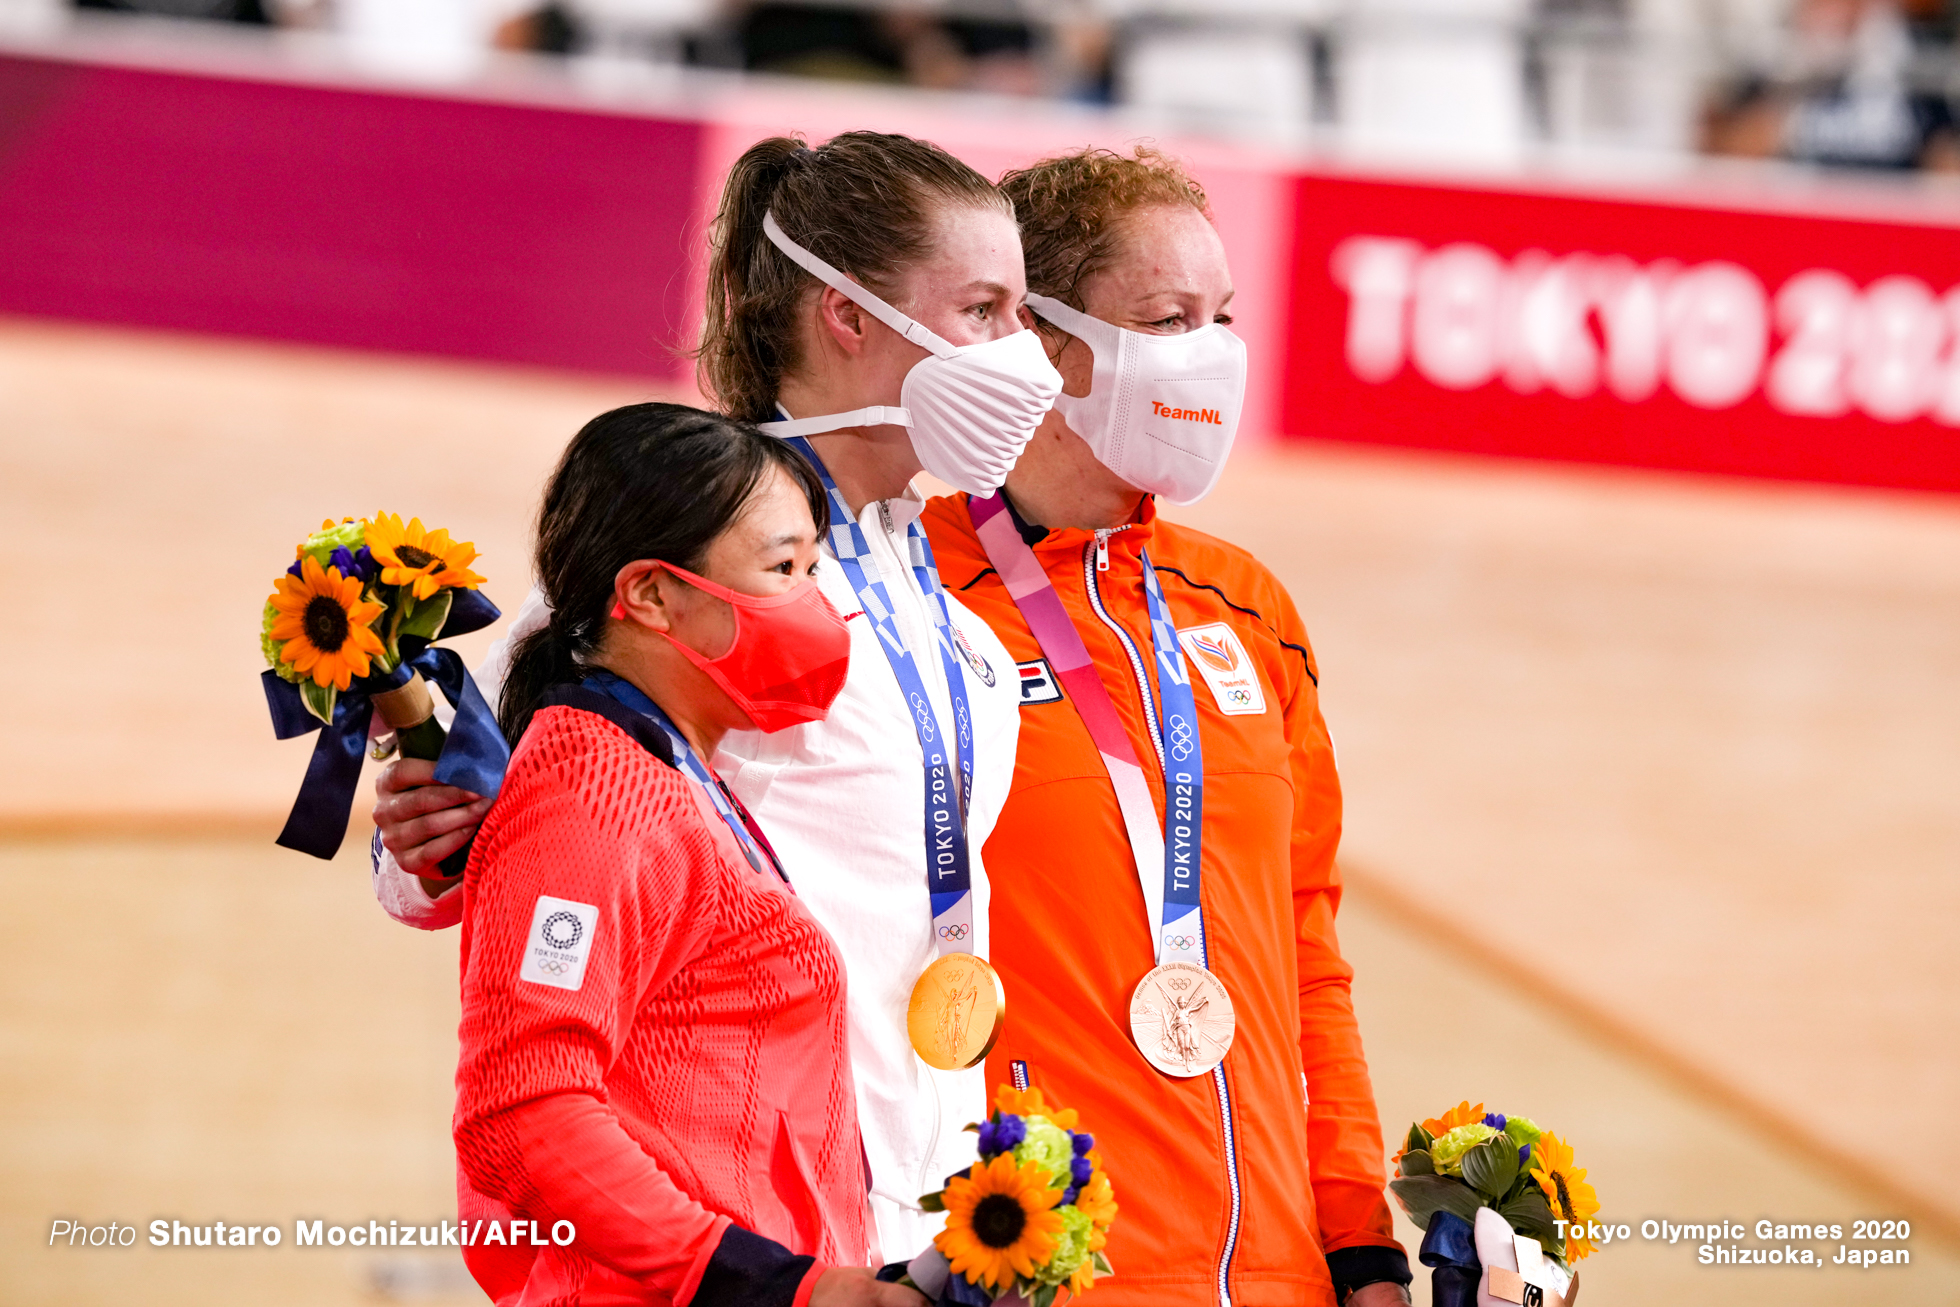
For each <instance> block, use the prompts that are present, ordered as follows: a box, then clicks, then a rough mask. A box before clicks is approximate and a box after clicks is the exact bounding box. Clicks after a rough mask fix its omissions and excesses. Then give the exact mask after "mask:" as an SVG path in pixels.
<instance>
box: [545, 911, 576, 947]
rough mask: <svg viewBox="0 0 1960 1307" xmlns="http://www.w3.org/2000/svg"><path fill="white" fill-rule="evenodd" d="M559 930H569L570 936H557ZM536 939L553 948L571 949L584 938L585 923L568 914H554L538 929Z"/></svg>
mask: <svg viewBox="0 0 1960 1307" xmlns="http://www.w3.org/2000/svg"><path fill="white" fill-rule="evenodd" d="M560 928H566V929H569V930H570V931H571V934H570V935H560V934H558V933H557V932H558V930H559V929H560ZM538 937H539V938H540V939H542V940H543V941H544V942H545V943H547V944H549V945H551V947H553V948H571V947H573V946H574V945H576V944H577V943H578V942H579V941H580V940H582V939H584V938H585V923H584V922H582V921H580V920H579V919H578V918H577V917H575V916H573V915H572V914H571V913H569V912H554V913H552V914H551V915H550V916H548V917H546V918H545V919H544V925H542V926H540V927H538Z"/></svg>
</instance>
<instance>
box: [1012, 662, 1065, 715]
mask: <svg viewBox="0 0 1960 1307" xmlns="http://www.w3.org/2000/svg"><path fill="white" fill-rule="evenodd" d="M1014 670H1015V671H1016V672H1019V673H1020V676H1021V706H1022V707H1023V708H1028V707H1032V706H1033V705H1035V704H1038V703H1060V702H1061V701H1062V685H1061V682H1059V681H1057V680H1056V679H1055V673H1054V672H1052V671H1050V670H1049V667H1048V660H1047V659H1046V658H1037V659H1035V660H1034V661H1033V662H1031V663H1016V664H1014Z"/></svg>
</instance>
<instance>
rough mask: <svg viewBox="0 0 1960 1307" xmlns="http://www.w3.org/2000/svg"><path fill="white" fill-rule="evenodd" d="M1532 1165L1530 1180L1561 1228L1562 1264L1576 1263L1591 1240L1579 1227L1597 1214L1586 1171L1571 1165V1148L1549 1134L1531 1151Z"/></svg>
mask: <svg viewBox="0 0 1960 1307" xmlns="http://www.w3.org/2000/svg"><path fill="white" fill-rule="evenodd" d="M1531 1160H1532V1162H1533V1163H1534V1165H1533V1167H1532V1171H1531V1178H1532V1179H1534V1180H1536V1181H1537V1182H1538V1187H1539V1188H1541V1189H1543V1190H1544V1191H1545V1201H1546V1202H1547V1203H1549V1204H1550V1205H1551V1209H1552V1217H1553V1219H1554V1220H1559V1221H1564V1222H1565V1223H1566V1224H1565V1260H1566V1261H1567V1262H1576V1261H1578V1260H1579V1259H1580V1258H1581V1257H1587V1256H1590V1255H1591V1254H1592V1250H1593V1246H1592V1240H1590V1239H1588V1238H1587V1237H1586V1236H1585V1235H1583V1234H1580V1233H1578V1232H1577V1231H1575V1230H1574V1229H1573V1226H1574V1225H1575V1224H1576V1225H1581V1226H1582V1228H1583V1223H1584V1222H1585V1221H1587V1220H1588V1219H1590V1218H1591V1217H1592V1216H1593V1215H1594V1214H1595V1213H1597V1212H1598V1211H1599V1195H1598V1194H1596V1193H1594V1192H1593V1187H1592V1186H1591V1185H1589V1184H1587V1183H1586V1169H1585V1168H1584V1167H1582V1166H1578V1167H1575V1166H1573V1165H1572V1145H1570V1144H1568V1143H1566V1142H1565V1141H1563V1140H1562V1139H1560V1138H1559V1137H1558V1136H1557V1135H1555V1134H1553V1133H1551V1132H1550V1131H1549V1130H1548V1131H1546V1132H1545V1133H1544V1134H1543V1135H1541V1136H1540V1137H1539V1140H1538V1142H1537V1144H1535V1145H1534V1146H1533V1147H1532V1150H1531Z"/></svg>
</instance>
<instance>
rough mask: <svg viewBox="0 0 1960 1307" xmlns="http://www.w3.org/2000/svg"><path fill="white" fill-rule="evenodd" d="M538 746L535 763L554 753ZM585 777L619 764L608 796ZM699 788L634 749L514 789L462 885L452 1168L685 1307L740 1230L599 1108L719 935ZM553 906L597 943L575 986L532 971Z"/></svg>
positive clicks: (571, 760)
mask: <svg viewBox="0 0 1960 1307" xmlns="http://www.w3.org/2000/svg"><path fill="white" fill-rule="evenodd" d="M602 729H603V730H605V731H611V730H612V729H613V728H611V727H610V726H604V727H603V728H602ZM540 743H541V744H542V745H543V746H544V747H542V748H540V749H538V750H536V751H535V752H536V753H544V752H547V751H548V750H549V747H550V745H551V743H552V741H551V740H549V739H547V740H545V741H542V742H540ZM586 743H588V745H589V743H590V742H589V741H587V742H586ZM598 749H599V752H600V754H602V755H604V754H607V753H608V752H610V751H609V748H608V742H603V741H602V742H600V743H599V745H598ZM634 755H638V756H637V757H635V756H634ZM581 766H584V767H595V766H604V767H610V768H611V769H612V773H611V775H610V776H609V777H608V778H607V779H608V781H609V782H610V783H609V784H604V785H594V784H588V783H586V781H587V780H588V779H589V773H587V774H586V775H581V774H580V768H581ZM513 770H515V769H513ZM622 773H623V774H622ZM642 782H643V783H642ZM687 784H688V782H686V781H685V780H684V779H682V778H681V777H679V776H678V775H677V774H675V773H672V772H670V771H667V769H665V768H664V767H662V766H661V765H660V764H659V763H658V762H656V761H655V760H653V759H652V758H651V756H650V755H647V754H644V753H643V752H641V750H640V749H639V746H638V745H637V744H634V743H633V742H632V741H630V740H627V739H625V738H624V737H622V738H621V739H620V740H619V748H618V750H617V753H616V755H614V756H602V757H600V758H598V759H597V760H595V759H594V758H593V757H592V753H591V750H590V748H589V747H588V748H587V750H586V751H585V753H584V756H583V757H579V756H576V751H568V753H567V755H566V756H565V757H563V758H561V759H559V760H558V761H557V762H555V763H554V762H553V761H551V760H548V759H540V760H538V761H537V763H536V765H534V766H532V767H529V768H526V769H525V774H524V775H523V776H522V777H521V778H520V779H519V783H518V787H517V788H518V792H517V793H515V794H512V793H511V792H510V789H509V783H508V782H507V788H506V793H505V795H504V796H503V799H504V801H505V803H506V804H507V805H508V806H506V807H505V809H504V811H503V813H501V814H499V817H500V820H498V821H497V823H496V829H495V830H494V831H489V832H486V834H487V835H488V847H486V848H484V849H482V850H480V851H479V862H480V866H477V865H473V866H472V867H471V869H470V879H469V881H468V882H467V883H466V884H465V888H464V892H465V893H466V894H467V895H469V899H468V902H467V904H466V907H465V915H464V927H465V932H466V936H465V941H464V948H465V959H466V960H465V965H464V972H463V987H462V991H463V992H462V1022H461V1027H460V1038H461V1044H462V1048H461V1059H460V1062H459V1065H458V1068H457V1077H456V1090H457V1100H456V1121H455V1137H456V1152H457V1159H458V1161H459V1162H460V1163H461V1165H462V1168H463V1171H464V1173H465V1175H467V1176H468V1178H469V1181H470V1183H471V1185H473V1186H474V1187H475V1188H476V1189H477V1191H478V1192H480V1193H483V1194H487V1195H489V1196H491V1197H494V1198H497V1199H500V1200H501V1201H503V1202H504V1203H506V1204H508V1205H509V1206H510V1207H511V1208H512V1209H513V1210H515V1211H519V1212H523V1213H525V1214H526V1215H531V1214H533V1213H535V1214H536V1215H537V1216H538V1217H539V1218H540V1219H542V1218H544V1217H547V1216H548V1217H550V1218H551V1219H552V1220H557V1219H567V1220H571V1221H572V1222H573V1223H574V1225H575V1226H576V1227H577V1229H578V1239H577V1242H578V1247H579V1251H581V1252H582V1253H584V1254H585V1255H587V1256H589V1257H592V1258H593V1259H594V1260H595V1261H598V1262H600V1263H602V1264H604V1265H606V1266H608V1267H610V1268H612V1269H613V1270H615V1271H617V1272H619V1273H620V1274H622V1275H626V1276H629V1277H631V1278H633V1279H634V1280H636V1281H638V1282H639V1283H641V1284H643V1285H645V1286H646V1287H647V1288H648V1289H650V1290H654V1291H657V1292H658V1293H660V1294H662V1295H664V1296H666V1297H668V1298H670V1299H671V1300H673V1301H675V1302H679V1303H685V1302H687V1301H688V1300H689V1299H690V1297H691V1296H692V1294H693V1293H694V1290H695V1287H696V1285H697V1284H698V1283H699V1281H700V1279H701V1276H702V1274H703V1272H704V1270H705V1268H706V1267H707V1265H708V1263H709V1261H710V1259H711V1258H712V1256H713V1254H714V1252H715V1250H716V1248H717V1246H718V1244H719V1242H720V1240H721V1238H722V1235H723V1232H724V1231H725V1229H726V1228H727V1226H728V1220H727V1218H726V1217H723V1216H719V1215H717V1214H715V1213H712V1212H710V1211H708V1210H707V1209H706V1208H704V1207H702V1206H701V1205H700V1204H699V1203H698V1202H696V1201H695V1200H694V1199H693V1198H691V1197H690V1196H688V1195H687V1194H686V1193H684V1192H683V1191H682V1190H681V1189H680V1188H679V1187H678V1186H676V1185H675V1183H674V1182H673V1180H672V1178H671V1177H670V1176H668V1175H667V1173H666V1172H664V1171H663V1170H661V1168H660V1167H659V1165H658V1164H657V1163H655V1162H654V1161H653V1159H652V1158H650V1157H649V1156H647V1154H646V1153H645V1151H644V1150H642V1149H641V1148H640V1147H639V1145H638V1144H637V1143H635V1142H634V1140H633V1139H632V1138H631V1136H630V1135H628V1134H627V1132H626V1131H625V1129H624V1128H623V1127H622V1126H621V1124H620V1122H619V1120H618V1118H617V1117H616V1116H615V1115H614V1114H613V1113H612V1111H611V1110H610V1109H609V1108H607V1107H605V1106H604V1099H605V1091H604V1087H603V1086H604V1080H605V1076H606V1073H607V1071H608V1069H609V1068H610V1067H611V1066H612V1065H613V1063H614V1061H615V1060H616V1059H617V1057H618V1056H619V1052H620V1048H621V1045H622V1044H623V1042H624V1040H625V1039H626V1037H627V1035H628V1033H629V1032H630V1031H631V1029H632V1027H633V1022H634V1018H635V1016H636V1014H637V1012H638V1010H639V1007H640V1002H641V999H642V997H643V996H644V995H646V994H647V993H649V992H652V991H654V990H657V989H659V988H661V987H663V986H665V985H666V984H667V983H668V982H669V981H670V980H672V979H673V978H674V977H675V976H676V975H677V974H678V973H679V971H680V969H681V968H682V967H683V966H684V965H685V964H686V963H687V961H688V960H689V959H690V958H691V957H693V956H695V955H696V954H698V953H699V952H700V950H701V949H702V948H704V947H705V946H706V943H707V941H708V939H709V938H710V932H711V929H712V927H713V924H714V917H715V914H716V912H717V907H716V903H717V892H716V885H717V883H718V879H717V877H718V871H717V864H716V862H715V855H714V852H713V844H712V841H711V838H710V837H709V835H708V834H707V832H706V831H705V830H703V829H702V827H701V823H700V822H699V820H698V819H697V815H696V811H695V809H694V806H693V798H692V795H691V794H690V793H689V792H688V791H687V789H686V788H685V786H686V785H687ZM622 787H623V788H626V789H631V790H634V791H636V793H634V794H633V796H632V802H630V803H628V802H624V801H622V800H620V797H619V795H620V790H621V788H622ZM601 803H610V804H612V805H613V806H612V808H610V809H607V808H600V807H599V806H598V805H599V804H601ZM620 810H626V811H627V812H629V813H630V817H628V816H622V815H621V812H620ZM544 896H548V897H550V898H553V899H557V900H561V901H563V904H564V908H563V911H565V912H567V913H569V914H570V915H569V916H568V917H567V918H566V920H565V923H564V924H562V925H560V926H558V927H555V928H554V929H556V930H557V931H558V933H560V934H564V935H569V934H571V933H572V929H573V928H572V925H571V923H572V921H573V920H574V919H578V923H579V924H578V931H579V933H581V934H583V935H584V936H585V938H584V939H583V940H582V941H581V943H582V945H583V947H584V950H585V952H584V964H583V971H582V973H581V974H580V975H579V979H578V984H577V987H576V988H565V987H562V986H561V985H559V984H551V983H541V982H540V981H539V980H537V979H527V978H525V976H524V975H523V973H522V968H523V966H524V960H525V954H526V949H527V946H528V944H529V941H530V936H531V933H532V931H533V929H534V920H535V914H536V912H537V911H538V902H539V899H540V898H541V897H544ZM552 910H558V909H552ZM586 917H589V918H590V925H589V926H587V925H586V924H585V922H584V918H586ZM573 947H576V946H573Z"/></svg>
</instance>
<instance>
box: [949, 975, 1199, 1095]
mask: <svg viewBox="0 0 1960 1307" xmlns="http://www.w3.org/2000/svg"><path fill="white" fill-rule="evenodd" d="M914 1001H915V1002H916V1001H917V1000H916V999H915V1000H914ZM1237 1030H1238V1018H1237V1017H1236V1016H1235V1015H1234V1014H1233V1012H1232V996H1231V995H1230V994H1228V993H1226V992H1225V986H1224V984H1223V983H1222V982H1220V980H1219V979H1218V977H1217V976H1214V975H1212V974H1211V972H1209V971H1207V970H1205V969H1204V968H1203V967H1201V966H1199V965H1198V964H1197V963H1195V962H1166V963H1164V964H1163V965H1162V966H1159V967H1153V968H1151V970H1150V971H1149V972H1148V973H1146V974H1145V975H1144V978H1143V979H1142V980H1140V981H1138V982H1137V987H1136V990H1135V991H1134V992H1133V993H1132V994H1131V995H1130V1037H1131V1038H1132V1039H1134V1040H1136V1042H1137V1049H1138V1051H1140V1052H1141V1053H1142V1054H1143V1060H1144V1061H1146V1062H1148V1063H1150V1065H1151V1066H1154V1067H1156V1068H1157V1069H1158V1070H1159V1071H1162V1072H1163V1073H1164V1074H1165V1075H1167V1076H1177V1077H1179V1078H1180V1079H1184V1078H1189V1077H1191V1076H1201V1075H1203V1074H1205V1073H1206V1072H1207V1071H1210V1070H1211V1069H1212V1068H1213V1067H1215V1066H1217V1065H1218V1064H1219V1063H1220V1062H1223V1061H1224V1060H1225V1054H1226V1053H1227V1052H1228V1051H1229V1050H1230V1049H1231V1047H1232V1035H1233V1034H1234V1033H1235V1032H1236V1031H1237Z"/></svg>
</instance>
